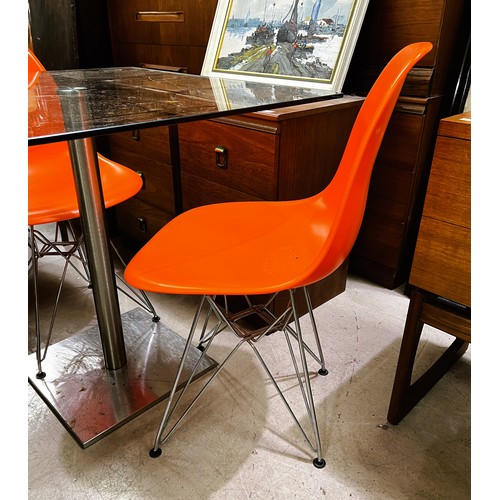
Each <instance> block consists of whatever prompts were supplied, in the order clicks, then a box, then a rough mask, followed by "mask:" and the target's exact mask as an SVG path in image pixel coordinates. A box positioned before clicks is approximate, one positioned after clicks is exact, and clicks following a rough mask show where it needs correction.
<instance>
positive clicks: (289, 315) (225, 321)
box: [150, 290, 326, 468]
mask: <svg viewBox="0 0 500 500" xmlns="http://www.w3.org/2000/svg"><path fill="white" fill-rule="evenodd" d="M294 293H295V292H294V291H290V304H291V305H290V307H289V309H288V311H287V312H285V313H283V314H282V315H281V316H280V317H279V318H274V320H275V321H273V322H272V323H271V324H270V326H269V328H268V330H269V331H274V328H275V325H276V323H280V321H282V320H283V319H284V320H285V322H286V324H285V325H283V332H284V335H285V338H286V341H287V345H288V348H289V351H290V356H291V360H292V363H293V365H294V369H295V375H296V377H297V380H298V383H299V387H300V389H301V391H302V396H303V399H304V404H305V408H306V410H307V414H308V418H309V423H310V426H311V429H312V433H313V440H311V439H309V437H308V435H307V433H306V431H305V429H304V427H303V426H302V425H301V424H300V422H299V420H298V418H297V417H296V415H295V413H294V412H293V410H292V408H291V407H290V405H289V403H288V401H287V400H286V398H285V396H284V393H283V391H282V390H281V389H280V387H279V385H278V383H277V381H276V379H275V378H274V377H273V375H272V373H271V371H270V369H269V367H268V366H267V364H266V363H265V361H264V359H263V357H262V356H261V354H260V352H259V350H258V349H257V347H256V345H255V344H256V343H257V342H259V341H260V340H261V339H263V338H265V337H267V333H268V332H267V331H266V330H262V329H260V330H258V334H256V335H254V332H249V333H248V335H246V334H245V333H243V331H242V329H241V328H240V327H239V326H236V325H235V323H234V322H232V321H231V319H229V318H228V315H227V311H223V310H221V308H220V307H219V306H218V305H217V303H216V302H215V300H214V298H212V297H203V299H202V301H201V303H200V305H199V306H198V309H197V311H196V314H195V317H194V320H193V323H192V326H191V330H190V332H189V335H188V339H187V342H186V348H185V350H184V353H183V355H182V357H181V360H180V364H179V367H178V371H177V374H176V377H175V381H174V385H173V387H172V391H171V393H170V396H169V399H168V402H167V406H166V408H165V410H164V413H163V417H162V420H161V423H160V426H159V428H158V431H157V434H156V438H155V441H154V445H153V448H152V449H151V450H150V456H151V457H153V458H155V457H158V456H160V455H161V448H160V445H161V444H163V443H165V441H166V440H167V439H168V438H169V437H170V436H171V434H172V433H173V432H174V431H175V430H176V428H177V427H178V425H179V424H180V422H181V421H182V420H183V419H184V417H185V416H186V414H187V413H188V412H189V411H190V409H191V408H192V407H193V406H194V404H196V402H197V401H198V399H199V398H200V397H201V395H202V394H203V393H204V392H205V390H206V389H207V387H208V386H209V385H210V383H211V382H212V381H213V380H214V379H215V378H216V376H217V375H218V374H219V373H220V372H221V370H222V369H223V368H224V366H225V365H226V363H227V362H228V361H229V359H230V358H231V357H232V356H233V354H234V353H235V352H236V351H237V350H238V349H239V347H240V346H241V345H243V344H244V343H245V342H247V343H248V344H249V345H250V346H251V347H252V349H253V351H254V352H255V355H256V356H257V359H259V361H260V362H261V364H262V366H263V367H264V370H265V371H266V373H267V374H268V376H269V378H270V380H271V381H272V383H273V385H274V387H275V389H276V391H277V392H278V394H279V396H280V397H281V399H282V401H283V403H284V404H285V406H286V408H287V409H288V411H289V413H290V415H291V416H292V418H293V420H294V421H295V423H296V425H297V426H298V428H299V430H300V431H301V433H302V435H303V437H304V439H305V440H306V442H307V443H308V444H309V446H310V447H311V448H312V449H313V451H314V452H315V453H316V455H317V456H316V457H315V458H314V460H313V464H314V465H315V467H317V468H322V467H324V466H325V463H326V462H325V460H324V458H323V456H322V450H321V442H320V436H319V430H318V423H317V418H316V412H315V408H314V401H313V394H312V388H311V382H310V377H309V371H308V366H307V360H306V354H307V353H308V352H311V350H310V349H309V348H307V346H306V344H305V342H304V341H303V338H302V330H301V327H300V321H299V317H298V314H297V310H296V307H295V297H294ZM305 293H306V297H308V294H307V290H305ZM205 302H206V303H208V305H209V306H210V310H209V312H208V313H207V316H206V317H205V320H204V322H203V326H202V333H201V340H200V346H201V345H202V344H203V347H202V349H201V350H202V355H201V357H200V360H199V362H200V361H201V359H203V356H205V355H206V353H207V351H208V349H209V347H210V345H211V343H212V341H213V340H214V338H215V337H216V336H217V335H218V334H219V333H220V332H221V331H222V330H223V329H224V328H225V327H229V328H230V329H231V330H232V332H233V333H234V334H235V335H236V336H237V337H238V338H239V339H240V340H239V341H238V342H237V344H236V345H235V346H234V348H233V349H232V350H231V351H230V352H229V354H228V355H227V356H226V357H225V359H224V360H223V361H222V362H221V363H220V364H219V366H218V367H217V369H216V371H215V372H214V373H213V374H212V375H211V376H210V378H209V379H208V381H207V382H206V383H205V385H204V386H203V387H202V388H201V390H200V391H199V392H198V394H197V395H196V396H195V397H194V398H193V399H192V400H191V402H190V404H189V405H188V407H187V408H186V409H185V410H184V412H183V413H182V415H181V416H180V417H178V418H177V420H176V421H175V423H173V425H171V426H170V428H169V429H167V427H169V425H170V423H171V421H172V420H171V419H172V416H173V414H174V412H175V410H176V408H177V406H178V404H179V402H180V401H181V399H182V398H183V396H184V394H185V392H186V390H187V388H188V386H189V384H190V382H191V380H192V377H193V374H194V372H195V371H196V368H197V366H195V367H194V368H193V371H192V373H191V375H190V377H189V378H188V381H187V383H186V384H185V386H184V388H183V390H182V391H181V393H180V394H179V396H178V397H177V400H176V401H175V404H174V403H173V402H174V394H175V391H176V390H177V386H178V383H179V379H180V376H181V373H182V370H183V368H184V364H185V360H186V356H187V352H188V349H189V346H190V344H191V342H192V339H193V336H194V333H195V330H196V329H197V325H198V323H199V321H200V315H201V310H202V307H203V305H204V303H205ZM309 304H310V301H309ZM210 312H213V313H214V314H215V316H216V318H217V323H216V325H215V326H214V327H213V328H212V329H211V330H210V331H209V332H208V333H205V332H206V330H207V328H208V326H207V325H208V317H209V315H210ZM309 312H310V319H311V324H312V327H313V330H314V334H315V337H316V341H317V343H318V348H319V353H320V354H319V356H316V355H315V354H314V353H313V357H314V359H316V360H319V362H320V364H321V369H320V371H326V369H325V367H324V360H323V355H322V351H321V346H320V345H319V336H318V335H317V330H316V324H315V321H314V315H313V312H312V307H311V308H310V311H309ZM236 316H238V315H236ZM273 317H274V316H273ZM239 318H240V316H238V319H239ZM291 320H293V321H294V322H295V328H294V329H292V328H291V327H290V326H289V322H290V321H291ZM290 336H292V337H294V338H295V339H296V340H297V345H298V351H299V358H300V367H299V363H298V362H297V358H296V355H295V352H294V349H293V346H292V342H291V341H290Z"/></svg>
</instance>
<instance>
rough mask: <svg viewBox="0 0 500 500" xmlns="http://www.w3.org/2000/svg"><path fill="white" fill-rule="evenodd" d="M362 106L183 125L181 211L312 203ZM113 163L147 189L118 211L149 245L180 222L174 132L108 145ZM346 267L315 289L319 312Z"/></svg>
mask: <svg viewBox="0 0 500 500" xmlns="http://www.w3.org/2000/svg"><path fill="white" fill-rule="evenodd" d="M362 102H363V99H362V98H359V97H342V98H339V99H333V100H329V101H323V102H318V103H314V104H303V105H297V106H292V107H288V108H280V109H277V110H270V111H265V112H259V113H250V114H246V115H238V116H235V117H229V118H224V119H220V120H206V121H200V122H193V123H185V124H180V125H179V127H178V131H179V145H180V164H181V185H182V206H183V209H184V210H186V209H190V208H194V207H196V206H200V205H206V204H210V203H218V202H224V201H239V200H290V199H297V198H302V197H306V196H310V195H313V194H315V193H317V192H319V191H320V190H321V189H323V188H324V187H325V186H326V185H327V183H328V182H329V181H330V180H331V179H332V177H333V175H334V173H335V171H336V169H337V167H338V164H339V162H340V159H341V157H342V154H343V151H344V147H345V144H346V142H347V139H348V137H349V134H350V131H351V128H352V125H353V123H354V120H355V118H356V116H357V113H358V111H359V108H360V107H361V104H362ZM109 142H110V148H111V156H112V158H113V159H115V160H117V161H119V162H121V163H123V164H125V165H127V166H130V167H131V168H134V169H135V170H139V171H141V172H142V174H143V179H144V188H143V189H142V190H141V191H140V192H139V193H138V194H137V195H136V196H135V197H134V198H133V199H132V200H129V201H126V202H124V203H122V204H120V205H119V206H117V207H116V221H117V227H118V229H119V231H120V233H121V234H122V235H124V236H127V237H129V238H130V239H131V240H132V241H130V242H129V244H130V245H133V244H134V243H135V244H138V245H142V244H144V243H145V242H146V241H147V240H148V239H149V238H151V237H152V236H153V234H154V233H156V231H158V229H160V227H162V226H163V225H164V224H165V223H166V222H167V221H168V220H170V219H172V218H173V217H174V216H175V206H174V199H173V195H172V167H171V165H170V158H169V134H168V128H166V127H163V128H161V127H160V128H154V129H146V130H141V131H140V133H137V132H134V133H130V132H128V133H122V134H114V135H113V136H110V137H109ZM346 276H347V262H346V264H345V266H343V267H342V269H339V271H337V272H336V273H334V274H333V275H332V276H330V277H328V278H326V280H323V282H321V283H320V284H318V285H317V286H315V287H313V289H311V295H312V300H313V304H314V305H315V306H317V305H319V304H320V303H323V302H325V301H326V300H328V299H330V298H331V297H333V296H335V295H337V294H338V293H340V292H342V291H343V290H344V289H345V281H346Z"/></svg>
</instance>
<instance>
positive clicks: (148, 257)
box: [124, 42, 432, 468]
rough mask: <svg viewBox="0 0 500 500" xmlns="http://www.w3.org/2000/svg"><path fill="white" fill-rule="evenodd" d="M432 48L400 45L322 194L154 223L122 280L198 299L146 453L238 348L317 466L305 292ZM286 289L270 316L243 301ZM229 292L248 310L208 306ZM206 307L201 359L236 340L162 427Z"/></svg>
mask: <svg viewBox="0 0 500 500" xmlns="http://www.w3.org/2000/svg"><path fill="white" fill-rule="evenodd" d="M431 49H432V44H431V43H428V42H422V43H415V44H412V45H409V46H407V47H405V48H404V49H402V50H401V51H400V52H399V53H398V54H396V56H395V57H394V58H393V59H392V60H391V61H390V62H389V63H388V64H387V66H386V68H385V69H384V70H383V72H382V73H381V75H380V76H379V78H378V79H377V81H376V82H375V84H374V85H373V87H372V89H371V91H370V93H369V95H368V96H367V97H366V100H365V102H364V103H363V106H362V108H361V110H360V112H359V114H358V117H357V119H356V122H355V124H354V126H353V128H352V132H351V134H350V137H349V141H348V143H347V145H346V148H345V152H344V155H343V157H342V160H341V163H340V165H339V168H338V170H337V172H336V174H335V177H334V178H333V180H332V181H331V182H330V184H329V185H328V186H327V187H326V188H325V189H324V190H323V191H321V192H320V193H318V194H316V195H315V196H311V197H309V198H306V199H300V200H295V201H262V202H234V203H221V204H214V205H207V206H203V207H199V208H195V209H192V210H189V211H187V212H185V213H183V214H181V215H179V216H178V217H176V218H175V219H174V220H172V221H171V222H169V223H168V224H167V225H166V226H165V227H163V228H162V229H161V230H160V231H159V232H158V233H157V234H156V235H155V236H154V237H153V238H152V239H151V240H150V241H149V242H148V243H147V244H146V245H145V246H144V247H143V248H142V249H141V250H140V251H139V252H138V253H137V255H136V256H135V257H134V258H133V259H132V260H131V261H130V263H129V264H128V266H127V267H126V269H125V274H124V276H125V279H126V280H127V281H128V282H129V283H130V284H131V285H133V286H135V287H138V288H141V289H143V290H149V291H152V292H160V293H165V294H196V295H201V296H202V297H203V298H202V300H201V303H200V306H199V307H198V310H197V312H196V315H195V318H194V321H193V325H192V327H191V330H190V332H189V336H188V341H187V346H186V351H185V352H184V355H183V356H182V358H181V361H180V365H179V368H178V373H177V377H176V378H175V381H174V385H173V388H172V392H171V394H170V396H169V400H168V403H167V406H166V408H165V411H164V414H163V418H162V420H161V423H160V426H159V429H158V432H157V435H156V438H155V441H154V446H153V448H152V449H151V451H150V456H152V457H157V456H159V455H160V454H161V448H160V445H161V444H162V443H164V442H165V441H166V440H167V439H168V437H169V436H170V435H171V433H172V432H173V431H174V430H175V429H176V427H177V425H178V423H179V422H180V421H181V420H182V419H183V418H184V416H185V414H186V413H187V411H189V409H190V408H191V407H192V405H193V404H194V403H195V402H196V401H197V400H198V398H199V397H200V396H201V394H202V393H203V392H204V390H205V389H206V386H207V385H208V384H209V383H210V382H211V381H212V380H213V379H214V377H215V376H216V375H217V373H219V372H220V370H221V369H222V367H223V366H224V364H225V363H226V361H227V360H228V359H229V358H230V357H231V355H232V354H233V353H234V352H235V350H236V349H237V348H238V347H239V346H240V345H242V344H243V343H247V344H249V345H250V346H251V348H252V349H253V350H254V352H255V353H256V354H257V357H258V359H259V360H260V361H261V362H262V364H263V366H264V369H265V370H266V373H267V374H268V375H269V376H270V377H271V380H272V382H273V385H274V386H275V387H276V389H277V390H278V393H279V395H280V396H281V398H282V399H283V401H284V402H285V404H286V406H287V408H288V410H289V411H290V413H291V415H292V417H293V419H294V420H295V422H296V424H297V425H298V426H299V429H300V430H301V431H302V434H303V436H304V438H305V440H306V441H307V442H308V443H309V445H310V446H311V448H312V450H313V451H314V452H315V454H316V457H315V458H314V460H313V463H314V465H315V466H316V467H318V468H321V467H324V465H325V460H324V458H323V455H322V451H321V443H320V436H319V430H318V423H317V419H316V413H315V409H314V403H313V395H312V389H311V383H310V379H309V371H308V365H307V359H306V354H310V355H312V357H313V359H314V360H316V361H317V362H318V363H319V364H320V367H321V368H320V370H319V373H320V374H322V375H323V374H326V373H327V370H326V368H325V362H324V359H323V354H322V351H321V346H320V343H319V337H318V334H317V329H316V324H315V320H314V315H313V310H312V307H311V301H310V299H309V294H308V291H307V286H308V285H311V284H313V283H315V282H317V281H318V280H321V279H322V278H325V277H326V276H328V275H329V274H331V273H332V272H334V271H335V270H336V269H337V268H338V267H339V266H340V265H341V264H342V263H343V262H344V260H345V259H346V258H347V257H348V255H349V252H350V251H351V248H352V246H353V244H354V242H355V239H356V237H357V235H358V232H359V228H360V225H361V221H362V219H363V214H364V210H365V204H366V198H367V194H368V187H369V183H370V176H371V172H372V168H373V165H374V162H375V158H376V156H377V153H378V150H379V147H380V143H381V142H382V138H383V136H384V133H385V130H386V127H387V123H388V122H389V119H390V117H391V114H392V111H393V109H394V106H395V104H396V101H397V99H398V96H399V93H400V91H401V88H402V86H403V83H404V81H405V78H406V75H407V74H408V72H409V71H410V69H411V68H412V67H413V66H414V65H415V64H416V63H417V62H418V61H419V60H420V59H421V58H422V57H423V56H424V55H425V54H427V53H428V52H429V51H430V50H431ZM299 288H301V289H303V292H304V293H305V298H306V302H307V304H308V308H309V317H310V320H311V324H312V330H313V333H314V335H315V339H316V344H317V348H318V353H317V354H316V353H314V352H313V351H312V350H311V349H310V348H309V347H308V346H306V345H305V343H304V341H303V337H302V329H301V326H300V321H299V317H298V313H297V308H296V306H295V294H296V293H297V291H298V289H299ZM285 290H286V291H288V293H289V298H290V302H289V307H288V308H287V310H286V311H285V312H284V313H283V314H281V315H280V316H279V317H275V316H274V315H273V314H272V313H271V311H270V310H269V308H268V304H269V303H267V304H263V305H253V304H252V303H251V296H255V295H259V294H276V293H278V292H282V291H285ZM228 295H244V296H246V297H247V300H248V304H249V307H248V309H246V310H245V311H242V312H237V313H233V312H230V311H229V310H228V307H227V305H226V306H225V307H224V306H221V305H219V302H220V299H219V301H216V300H215V299H216V297H217V296H228ZM222 302H224V301H222ZM206 304H207V305H208V313H207V318H208V314H210V313H214V314H215V317H216V324H215V326H213V327H212V328H211V329H208V328H207V327H206V325H207V323H208V321H207V318H206V319H205V321H202V330H201V339H200V342H199V345H198V347H199V348H200V350H201V351H202V354H201V356H202V357H203V356H205V355H206V353H207V351H208V347H209V346H210V344H211V343H212V341H213V340H214V338H215V337H217V335H218V334H219V333H220V332H221V331H222V330H223V329H225V328H226V327H227V328H229V329H230V330H231V331H232V332H233V333H234V334H235V335H236V336H237V337H238V338H239V339H240V340H239V342H238V343H237V345H236V347H235V348H234V350H233V351H231V352H230V354H229V355H228V356H227V358H226V359H225V360H224V361H223V362H222V363H221V364H220V365H219V366H218V367H217V370H216V371H215V373H214V374H213V375H212V376H211V377H210V379H209V380H208V382H207V384H206V386H205V387H203V388H202V390H201V391H200V393H199V394H198V395H197V396H196V397H195V398H194V399H193V400H192V402H191V404H190V405H189V406H188V408H187V410H186V411H185V412H184V413H183V414H182V415H181V416H180V417H179V419H178V420H177V422H176V423H175V424H174V425H173V426H171V425H169V424H170V423H171V422H170V421H171V417H172V414H173V413H174V411H175V409H176V407H177V405H178V403H179V400H180V398H182V396H183V395H184V394H185V390H186V388H187V386H188V385H189V382H190V381H191V378H189V379H188V382H187V386H186V387H185V388H184V389H183V391H182V392H181V393H180V396H179V397H178V398H177V400H176V403H175V405H173V401H174V399H175V398H174V393H175V391H176V389H177V384H178V382H179V379H180V373H181V371H182V370H183V367H184V361H185V359H186V355H187V349H188V346H189V345H190V343H191V342H192V339H193V335H194V333H195V330H196V329H197V324H198V322H199V320H200V316H201V312H202V308H203V307H204V306H205V305H206ZM250 314H258V315H259V316H260V317H261V318H263V319H267V320H268V325H269V326H267V327H264V328H258V329H256V330H253V331H248V330H247V329H246V328H245V327H244V326H243V325H242V324H241V322H240V320H241V319H243V318H248V316H249V315H250ZM276 331H282V332H283V333H284V334H285V336H286V338H287V340H288V338H289V337H290V336H291V337H292V338H295V339H296V341H297V342H296V344H297V347H298V351H299V357H300V367H301V369H300V368H299V366H298V365H297V361H296V357H295V354H294V350H293V349H292V345H295V342H294V343H291V342H290V341H289V340H288V346H289V348H290V354H291V356H292V360H293V364H294V366H295V371H296V376H297V380H298V384H299V386H300V387H301V390H302V394H303V397H304V402H305V406H306V409H307V414H308V417H309V423H310V426H311V430H312V434H313V439H312V440H311V439H309V437H308V436H307V434H306V432H305V429H303V428H302V426H301V424H300V423H299V419H298V418H297V417H296V416H295V415H294V412H293V411H292V409H291V407H290V405H289V404H288V403H287V401H286V399H285V396H284V394H283V392H282V391H281V390H280V388H279V387H278V384H277V382H276V381H275V379H274V378H273V377H272V375H271V372H270V370H269V368H268V367H267V365H266V363H265V362H264V360H263V358H262V356H261V355H260V353H259V351H257V348H256V344H257V343H258V342H259V341H260V340H263V339H265V338H266V337H267V336H268V335H269V334H270V333H274V332H276ZM194 370H196V366H195V367H194V369H193V371H194ZM169 427H170V429H169ZM311 430H310V431H309V432H311Z"/></svg>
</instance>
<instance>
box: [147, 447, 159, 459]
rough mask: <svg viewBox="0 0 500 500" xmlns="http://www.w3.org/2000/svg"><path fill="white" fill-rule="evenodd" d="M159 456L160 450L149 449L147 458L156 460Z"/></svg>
mask: <svg viewBox="0 0 500 500" xmlns="http://www.w3.org/2000/svg"><path fill="white" fill-rule="evenodd" d="M160 455H161V448H156V450H155V449H154V448H151V449H150V450H149V456H150V457H151V458H158V457H159V456H160Z"/></svg>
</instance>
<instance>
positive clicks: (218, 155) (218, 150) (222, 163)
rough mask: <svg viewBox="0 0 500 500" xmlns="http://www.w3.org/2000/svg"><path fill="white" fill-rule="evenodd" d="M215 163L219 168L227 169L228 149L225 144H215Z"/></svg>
mask: <svg viewBox="0 0 500 500" xmlns="http://www.w3.org/2000/svg"><path fill="white" fill-rule="evenodd" d="M215 164H216V165H217V166H218V167H219V168H223V169H227V167H228V163H227V149H226V148H225V147H224V146H215Z"/></svg>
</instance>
